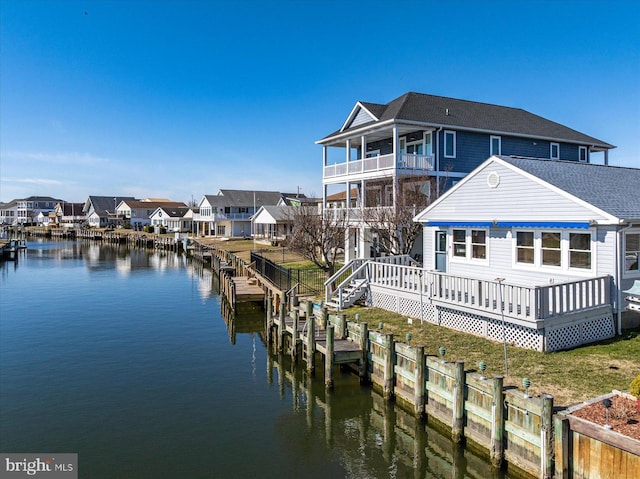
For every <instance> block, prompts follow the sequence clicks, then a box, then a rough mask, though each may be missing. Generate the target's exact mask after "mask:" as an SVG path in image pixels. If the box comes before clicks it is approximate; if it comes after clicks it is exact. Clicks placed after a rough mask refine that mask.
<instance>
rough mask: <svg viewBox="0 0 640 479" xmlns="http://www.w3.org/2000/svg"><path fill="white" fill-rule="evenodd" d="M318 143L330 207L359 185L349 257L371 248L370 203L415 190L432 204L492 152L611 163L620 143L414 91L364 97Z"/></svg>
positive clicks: (397, 200) (518, 112)
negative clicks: (374, 99)
mask: <svg viewBox="0 0 640 479" xmlns="http://www.w3.org/2000/svg"><path fill="white" fill-rule="evenodd" d="M317 143H318V144H320V145H322V151H323V159H322V166H323V176H322V183H323V204H324V206H325V207H327V206H328V203H329V201H328V198H329V197H330V195H331V194H332V193H335V192H336V191H343V192H346V191H351V190H352V189H356V191H357V198H356V206H355V208H354V207H349V208H348V214H349V218H350V231H349V234H347V235H345V237H346V241H345V258H346V260H347V261H349V260H350V259H353V258H367V257H368V256H369V254H370V251H371V247H370V246H371V244H372V242H373V241H375V238H373V237H372V232H371V228H368V227H367V226H366V222H365V221H363V218H364V217H365V216H366V212H367V209H368V208H381V207H382V208H399V207H400V205H402V204H403V196H405V195H408V194H410V193H411V194H420V195H424V196H425V198H423V200H424V201H422V203H424V204H425V205H426V204H428V203H429V202H430V201H432V200H434V199H436V198H437V197H438V196H439V195H440V194H441V193H442V192H443V191H445V190H446V189H448V188H449V187H450V186H452V185H453V184H455V183H456V182H458V181H459V180H461V179H462V178H463V177H465V176H466V175H467V174H468V173H469V172H470V171H472V170H473V169H474V168H476V167H477V166H478V165H480V164H481V163H482V162H483V161H484V160H485V159H486V158H488V157H489V156H490V155H521V156H530V157H538V158H547V159H559V160H569V161H574V162H577V163H589V162H591V160H592V155H593V154H594V153H602V154H603V156H604V161H603V162H604V163H605V164H607V163H608V150H609V149H611V148H613V146H612V145H610V144H608V143H605V142H603V141H601V140H598V139H596V138H593V137H591V136H589V135H586V134H584V133H580V132H578V131H575V130H573V129H571V128H569V127H566V126H564V125H561V124H558V123H555V122H553V121H550V120H547V119H545V118H542V117H540V116H537V115H534V114H532V113H529V112H527V111H525V110H522V109H519V108H510V107H504V106H498V105H491V104H487V103H478V102H473V101H466V100H459V99H454V98H445V97H440V96H433V95H425V94H420V93H412V92H411V93H406V94H404V95H402V96H400V97H398V98H396V99H394V100H392V101H390V102H389V103H386V104H379V103H369V102H362V101H359V102H357V103H356V104H355V106H354V107H353V108H352V109H351V112H350V113H349V114H348V115H347V117H346V119H345V121H344V122H343V124H342V126H341V127H340V128H339V129H338V130H336V131H335V132H333V133H331V134H329V135H328V136H326V137H324V138H322V139H321V140H319V141H317ZM345 197H346V195H345ZM416 244H417V245H420V244H421V241H417V242H416ZM417 253H422V252H421V251H417Z"/></svg>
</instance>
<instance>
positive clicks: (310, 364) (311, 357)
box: [307, 301, 316, 374]
mask: <svg viewBox="0 0 640 479" xmlns="http://www.w3.org/2000/svg"><path fill="white" fill-rule="evenodd" d="M315 357H316V318H315V316H314V314H313V302H312V301H307V371H308V372H309V374H315V372H316V362H315Z"/></svg>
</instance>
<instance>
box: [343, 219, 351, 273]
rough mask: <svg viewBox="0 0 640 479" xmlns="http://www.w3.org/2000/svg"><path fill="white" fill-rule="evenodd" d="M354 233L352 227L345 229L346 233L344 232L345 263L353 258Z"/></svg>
mask: <svg viewBox="0 0 640 479" xmlns="http://www.w3.org/2000/svg"><path fill="white" fill-rule="evenodd" d="M352 234H353V232H352V231H351V228H347V230H346V231H345V234H344V262H345V264H346V263H348V262H349V261H351V260H352V259H353V254H352V252H353V251H352V248H353V246H352V244H351V235H352Z"/></svg>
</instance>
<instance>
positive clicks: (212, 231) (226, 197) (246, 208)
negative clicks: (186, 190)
mask: <svg viewBox="0 0 640 479" xmlns="http://www.w3.org/2000/svg"><path fill="white" fill-rule="evenodd" d="M289 196H295V195H283V194H282V193H279V192H277V191H254V190H219V191H218V194H216V195H205V196H204V197H203V198H202V199H201V200H200V203H199V204H198V208H199V209H200V212H199V213H198V214H197V215H195V218H194V221H195V224H196V234H197V235H199V236H222V237H232V236H241V237H243V236H250V235H251V234H252V231H251V216H253V215H254V214H255V213H256V212H257V211H258V209H259V208H260V207H261V206H265V205H277V204H278V203H279V202H280V201H281V200H282V199H283V197H289Z"/></svg>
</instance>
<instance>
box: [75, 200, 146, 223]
mask: <svg viewBox="0 0 640 479" xmlns="http://www.w3.org/2000/svg"><path fill="white" fill-rule="evenodd" d="M124 200H136V199H135V198H134V197H133V196H89V197H88V198H87V201H86V202H85V204H84V207H83V209H82V212H83V213H84V214H85V216H86V218H87V221H88V223H89V226H91V227H92V228H103V227H105V226H116V225H117V224H122V218H121V217H119V216H118V215H117V214H116V207H117V205H119V204H120V203H121V202H122V201H124Z"/></svg>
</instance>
